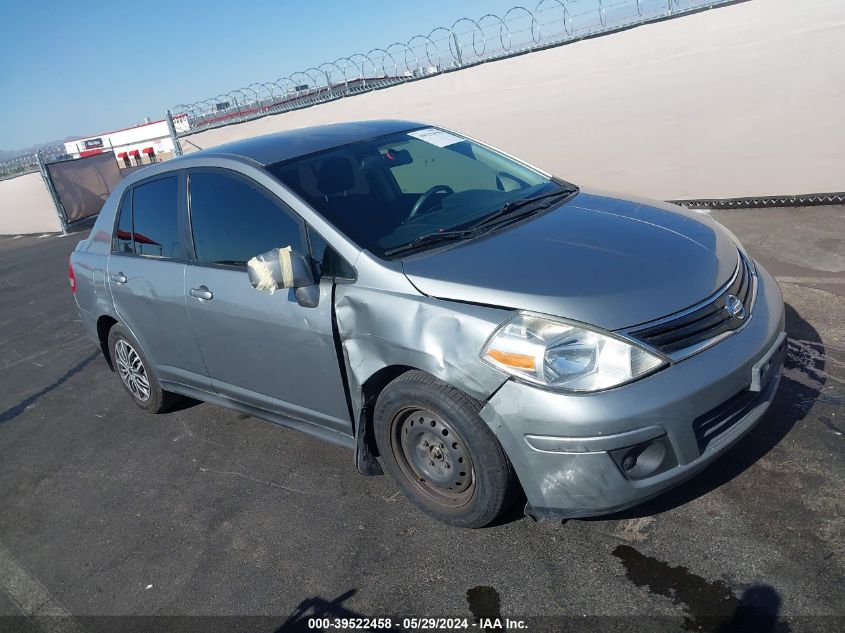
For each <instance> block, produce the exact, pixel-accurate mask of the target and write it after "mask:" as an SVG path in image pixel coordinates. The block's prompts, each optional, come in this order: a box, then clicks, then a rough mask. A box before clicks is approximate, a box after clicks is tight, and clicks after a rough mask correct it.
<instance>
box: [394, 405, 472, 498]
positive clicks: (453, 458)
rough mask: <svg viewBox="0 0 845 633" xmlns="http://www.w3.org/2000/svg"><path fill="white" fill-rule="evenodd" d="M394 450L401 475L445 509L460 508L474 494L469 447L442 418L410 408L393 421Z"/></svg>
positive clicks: (422, 409) (422, 493) (416, 408)
mask: <svg viewBox="0 0 845 633" xmlns="http://www.w3.org/2000/svg"><path fill="white" fill-rule="evenodd" d="M391 440H392V444H391V450H392V452H393V454H394V455H395V456H396V458H397V459H396V461H397V463H398V465H399V468H400V469H401V470H402V474H403V475H404V476H405V478H406V479H407V480H408V481H409V482H411V483H412V484H413V485H414V487H415V488H416V489H417V491H418V493H419V494H420V495H423V496H425V497H426V498H428V499H429V500H430V501H431V502H432V503H435V504H439V505H442V506H443V507H444V508H460V507H463V506H465V505H466V504H467V503H469V501H470V499H472V495H473V494H474V492H475V473H474V472H473V465H472V458H471V457H470V455H469V451H468V450H467V448H466V444H465V443H464V441H463V440H462V439H461V437H460V436H459V435H458V433H457V431H455V429H454V428H452V426H450V425H449V423H448V422H446V421H445V420H444V419H443V418H442V417H441V416H439V415H438V414H436V413H434V412H433V411H429V410H428V409H425V408H419V407H409V408H408V409H406V410H402V411H399V412H398V413H397V414H396V415H395V416H393V419H392V420H391Z"/></svg>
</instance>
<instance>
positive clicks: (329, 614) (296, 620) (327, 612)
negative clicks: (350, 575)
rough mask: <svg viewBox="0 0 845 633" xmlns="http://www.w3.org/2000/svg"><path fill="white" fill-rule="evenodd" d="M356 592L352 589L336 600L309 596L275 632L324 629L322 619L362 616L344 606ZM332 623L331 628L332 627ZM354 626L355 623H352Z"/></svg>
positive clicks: (332, 619) (285, 632)
mask: <svg viewBox="0 0 845 633" xmlns="http://www.w3.org/2000/svg"><path fill="white" fill-rule="evenodd" d="M355 593H356V590H355V589H350V590H349V591H347V592H346V593H343V594H341V595H339V596H338V597H337V598H335V599H334V600H325V599H323V598H320V597H318V596H315V597H313V598H307V599H306V600H303V601H302V602H300V603H299V605H298V606H297V607H296V609H294V611H293V613H291V614H290V615H289V616H288V617H287V619H286V620H285V621H284V622H283V623H282V625H281V626H280V627H278V628H277V629H276V631H275V633H295V632H297V631H312V632H313V631H322V630H324V627H323V626H322V622H319V623H317V622H315V620H320V621H323V620H324V621H332V622H333V621H334V620H335V618H339V619H341V620H343V619H347V620H348V619H355V618H360V617H361V615H360V614H359V613H356V612H354V611H352V610H351V609H348V608H346V607H345V606H343V603H344V602H346V601H347V600H349V599H350V598H351V597H352V596H354V595H355ZM331 626H332V625H330V627H329V628H331ZM349 626H350V627H353V626H354V624H350V625H349Z"/></svg>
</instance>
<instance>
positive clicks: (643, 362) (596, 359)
mask: <svg viewBox="0 0 845 633" xmlns="http://www.w3.org/2000/svg"><path fill="white" fill-rule="evenodd" d="M481 358H482V359H483V360H484V361H486V362H488V363H490V364H491V365H493V366H494V367H498V368H499V369H502V370H504V371H506V372H508V373H509V374H511V375H513V376H517V377H518V378H522V379H523V380H526V381H528V382H532V383H535V384H538V385H542V386H543V387H548V388H552V389H560V390H562V391H587V392H589V391H599V390H601V389H610V388H611V387H616V386H618V385H622V384H625V383H627V382H631V381H632V380H636V379H637V378H641V377H643V376H645V375H647V374H650V373H652V372H654V371H656V370H657V369H659V368H660V367H662V366H663V365H664V364H666V361H664V360H663V359H662V358H660V357H659V356H657V355H655V354H653V353H651V352H649V351H647V350H645V349H643V348H642V347H639V346H637V345H634V344H632V343H629V342H627V341H623V340H621V339H618V338H616V337H613V336H608V335H607V334H603V333H601V332H597V331H595V330H592V329H589V328H587V327H585V326H583V325H574V324H572V323H567V322H566V321H562V320H560V321H559V320H556V319H552V318H549V317H542V316H538V315H533V314H529V313H525V312H520V313H519V314H517V315H516V316H515V317H513V318H512V319H510V320H508V321H506V322H505V323H503V324H502V325H501V326H499V329H498V330H496V332H495V333H494V334H493V336H492V337H491V338H490V340H489V341H488V342H487V344H486V345H485V346H484V350H483V351H482V353H481Z"/></svg>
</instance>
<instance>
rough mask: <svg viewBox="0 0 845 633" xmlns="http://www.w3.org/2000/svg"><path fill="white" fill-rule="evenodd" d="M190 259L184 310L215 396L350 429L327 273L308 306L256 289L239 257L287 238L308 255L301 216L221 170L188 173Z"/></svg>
mask: <svg viewBox="0 0 845 633" xmlns="http://www.w3.org/2000/svg"><path fill="white" fill-rule="evenodd" d="M188 179H189V180H188V188H189V212H190V226H191V234H192V237H193V250H194V253H193V256H194V261H193V263H191V264H190V265H188V267H187V269H186V273H185V292H186V300H187V303H188V314H189V316H190V320H191V325H192V327H193V331H194V334H195V336H196V340H197V343H198V345H199V348H200V350H201V352H202V356H203V358H204V360H205V365H206V367H207V368H208V372H209V375H210V377H211V381H212V385H213V387H214V389H215V390H216V391H217V392H218V393H219V394H220V395H222V396H225V397H228V398H232V399H235V400H238V401H240V402H244V403H246V404H249V405H252V406H257V407H260V408H262V409H266V410H269V411H273V412H277V413H282V414H284V415H287V416H290V417H293V418H295V419H297V420H300V421H305V422H310V423H313V424H317V425H320V426H323V427H326V428H329V429H332V430H335V431H339V432H341V433H344V434H347V435H351V432H352V425H351V422H350V419H349V409H348V406H347V400H346V392H345V389H344V384H343V379H342V376H341V370H340V366H339V362H338V356H337V350H336V348H335V344H334V337H333V333H332V280H331V279H328V278H327V279H324V280H322V281H321V282H320V298H319V302H318V305H317V306H316V307H314V308H306V307H302V306H300V305H299V304H298V303H297V302H296V298H295V296H294V291H293V290H279V291H276V292H274V293H273V294H270V293H269V292H265V291H259V290H255V289H254V288H253V287H252V286H251V285H250V282H249V277H248V275H247V268H246V263H247V261H249V259H251V258H252V257H253V256H255V255H258V254H260V253H264V252H266V251H268V250H271V249H273V248H277V247H285V246H291V247H292V248H293V249H294V250H297V251H299V252H300V253H303V254H306V255H307V254H308V252H309V251H308V246H307V240H306V238H305V232H304V224H303V222H302V220H301V219H300V218H299V217H298V216H297V215H296V214H295V213H293V211H291V210H290V209H288V208H287V207H286V206H285V205H284V204H283V203H282V202H281V200H279V199H278V198H277V197H276V196H274V195H273V194H272V193H270V192H269V191H267V190H266V189H264V188H263V187H262V186H261V185H259V184H258V183H256V182H254V181H252V180H251V179H248V178H246V177H245V176H243V175H241V174H238V173H236V172H233V171H228V170H223V169H209V170H192V171H191V172H189V175H188Z"/></svg>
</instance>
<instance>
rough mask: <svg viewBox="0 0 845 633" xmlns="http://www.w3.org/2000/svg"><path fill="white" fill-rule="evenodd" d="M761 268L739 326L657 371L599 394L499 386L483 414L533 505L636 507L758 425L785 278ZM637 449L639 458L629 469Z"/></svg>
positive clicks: (593, 511)
mask: <svg viewBox="0 0 845 633" xmlns="http://www.w3.org/2000/svg"><path fill="white" fill-rule="evenodd" d="M758 275H759V277H758V294H757V301H756V304H755V308H754V313H753V315H752V316H751V319H750V321H749V322H748V324H747V325H746V326H745V327H744V328H743V329H742V330H741V331H738V332H737V333H736V334H734V335H732V336H730V337H728V338H727V339H725V340H724V341H722V342H720V343H719V344H717V345H715V346H713V347H711V348H709V349H707V350H705V351H703V352H700V353H699V354H696V355H695V356H692V357H690V358H687V359H686V360H683V361H680V362H678V363H675V364H673V365H671V366H670V367H668V368H666V369H664V370H662V371H660V372H658V373H656V374H654V375H652V376H649V377H647V378H645V379H643V380H639V381H637V382H634V383H631V384H629V385H626V386H623V387H620V388H618V389H612V390H609V391H606V392H600V393H595V394H561V393H554V392H550V391H544V390H541V389H537V388H535V387H532V386H529V385H526V384H522V383H518V382H515V381H508V382H507V383H505V385H504V386H503V387H502V388H501V389H500V390H499V391H498V392H496V394H495V395H494V396H493V397H492V398H491V399H490V400H489V401H488V402H487V404H486V405H485V407H484V408H483V409H482V411H481V416H482V418H483V419H484V420H485V421H486V422H487V424H488V425H489V426H490V427H491V429H493V431H494V432H495V433H496V435H497V437H498V438H499V441H500V442H501V443H502V446H503V447H504V449H505V451H506V452H507V454H508V456H509V457H510V459H511V462H512V463H513V466H514V469H515V470H516V472H517V475H518V476H519V479H520V482H521V484H522V486H523V489H524V490H525V493H526V496H527V497H528V503H529V509H528V512H529V514H532V515H534V516H537V517H540V518H543V517H550V516H560V517H578V516H593V515H600V514H608V513H612V512H616V511H619V510H622V509H625V508H628V507H631V506H633V505H636V504H638V503H641V502H643V501H645V500H647V499H649V498H651V497H654V496H656V495H658V494H660V493H661V492H663V491H665V490H667V489H669V488H671V487H673V486H675V485H678V484H679V483H681V482H683V481H685V480H686V479H689V478H690V477H692V476H694V475H695V474H696V473H698V472H700V471H701V470H702V469H704V468H705V467H706V466H707V465H709V464H710V463H711V462H713V461H714V460H715V459H716V458H717V457H718V456H719V455H721V454H722V453H723V452H724V451H725V450H726V449H727V448H728V447H730V446H731V445H733V444H735V443H736V442H737V441H739V439H740V438H742V436H743V435H745V434H746V433H747V432H748V431H749V430H750V429H751V428H752V427H753V426H754V424H755V423H756V422H757V421H758V420H759V419H760V418H761V417H762V416H763V414H764V413H765V411H766V409H767V408H768V407H769V405H770V404H771V402H772V400H773V398H774V396H775V393H776V391H777V388H778V384H779V382H780V375H781V368H782V363H783V355H784V352H785V348H786V341H785V335H784V334H783V330H784V309H783V298H782V296H781V293H780V288H778V286H777V283H776V282H775V281H774V279H773V278H772V277H771V276H770V275H769V274H768V273H767V272H766V271H765V270H764V269H763V268H762V267H759V266H758ZM761 360H765V361H768V360H771V367H770V369H769V370H768V372H767V373H766V378H767V379H766V381H765V384H764V385H762V388H761V389H760V390H759V391H750V390H749V388H750V387H752V375H753V374H754V371H753V370H754V369H755V366H758V367H759V365H760V361H761ZM766 364H767V365H768V364H769V363H768V362H767V363H766ZM632 448H633V452H632ZM646 450H648V452H645V451H646ZM631 455H633V456H634V457H637V456H639V466H635V467H634V468H630V469H628V468H626V467H627V466H630V463H631V462H630V456H631ZM626 457H628V461H626ZM635 463H636V459H635ZM638 468H639V470H638Z"/></svg>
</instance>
